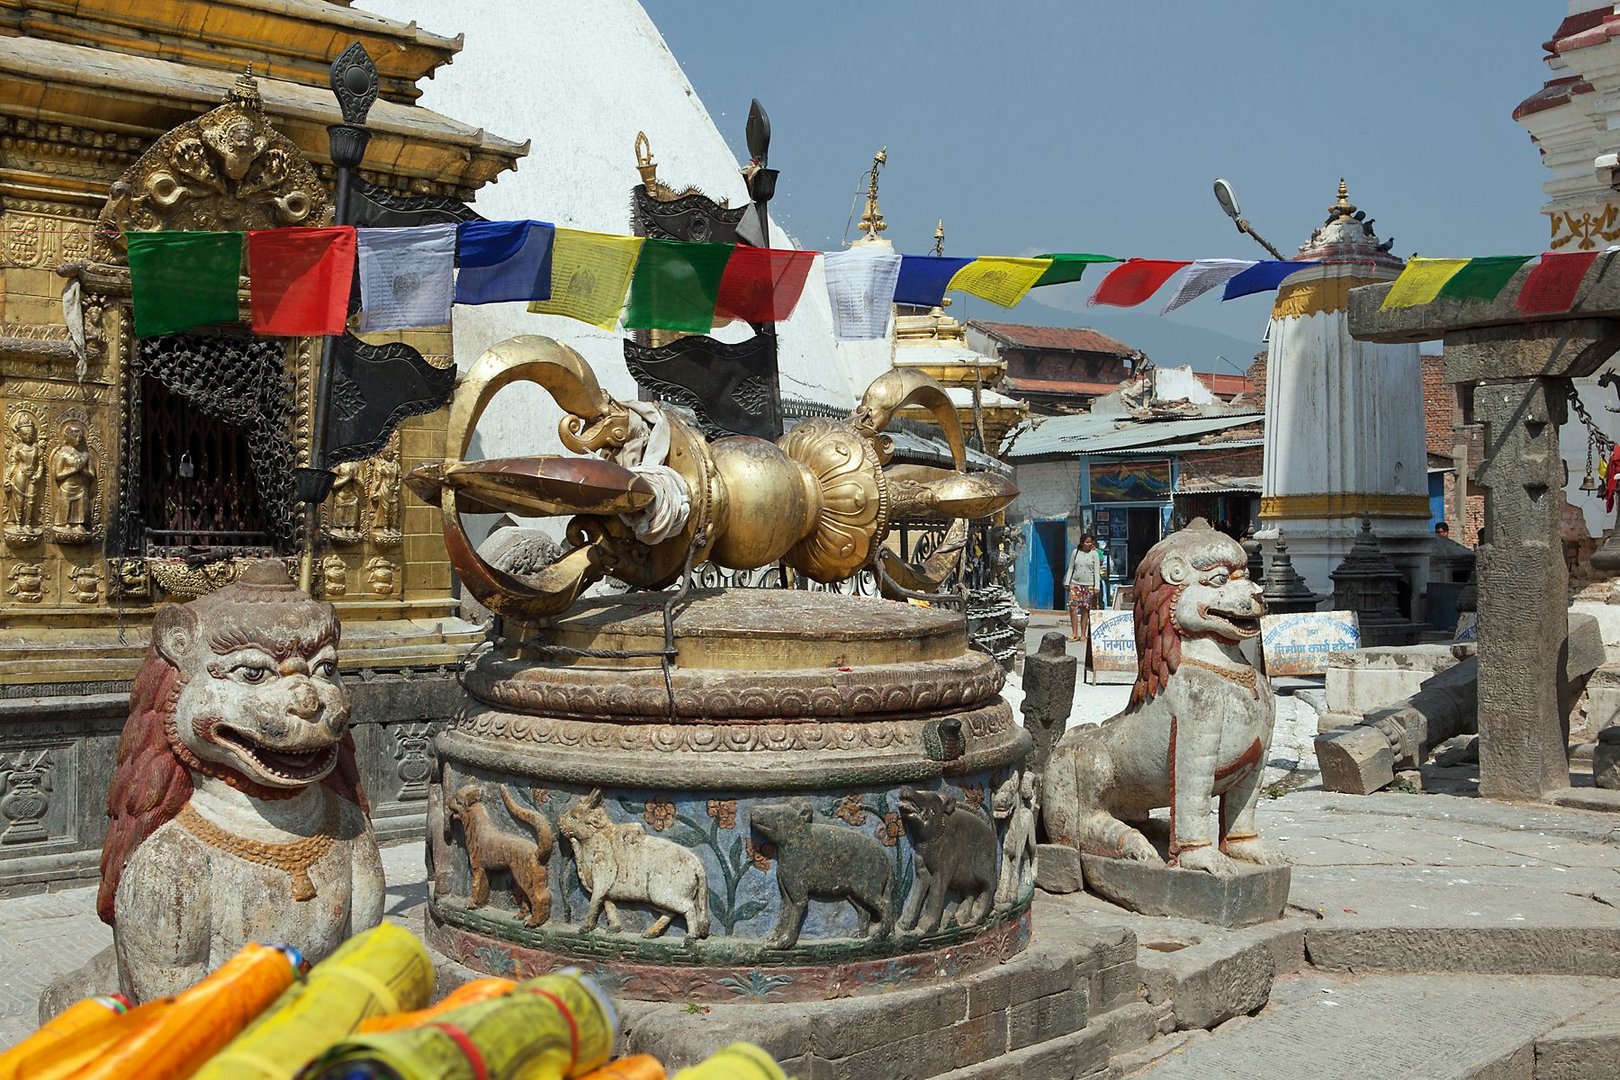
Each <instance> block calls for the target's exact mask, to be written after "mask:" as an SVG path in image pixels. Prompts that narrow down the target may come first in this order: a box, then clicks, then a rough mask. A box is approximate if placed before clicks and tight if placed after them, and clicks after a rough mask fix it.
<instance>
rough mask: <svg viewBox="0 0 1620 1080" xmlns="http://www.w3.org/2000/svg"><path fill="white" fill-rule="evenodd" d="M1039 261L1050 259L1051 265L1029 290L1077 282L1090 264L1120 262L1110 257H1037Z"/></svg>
mask: <svg viewBox="0 0 1620 1080" xmlns="http://www.w3.org/2000/svg"><path fill="white" fill-rule="evenodd" d="M1036 258H1039V259H1051V260H1052V265H1051V266H1048V267H1047V268H1046V272H1045V273H1044V274H1042V275H1041V278H1040V280H1039V281H1037V282H1036V283H1035V284H1034V285H1032V286H1030V287H1031V288H1035V289H1038V288H1040V287H1041V286H1042V285H1062V284H1064V283H1065V282H1070V281H1079V280H1080V277H1081V275H1082V274H1084V273H1085V272H1086V267H1088V266H1090V265H1091V264H1092V263H1111V262H1121V261H1123V260H1120V259H1116V258H1114V257H1113V256H1112V255H1037V256H1036Z"/></svg>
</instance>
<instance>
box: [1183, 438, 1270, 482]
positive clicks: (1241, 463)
mask: <svg viewBox="0 0 1620 1080" xmlns="http://www.w3.org/2000/svg"><path fill="white" fill-rule="evenodd" d="M1264 458H1265V447H1263V446H1240V447H1238V448H1236V449H1234V450H1220V449H1210V450H1199V451H1196V452H1193V453H1188V454H1183V455H1181V468H1180V484H1181V486H1182V487H1183V488H1185V487H1187V486H1188V485H1192V486H1193V487H1194V488H1195V489H1196V487H1197V484H1198V483H1199V482H1202V481H1216V480H1221V479H1229V478H1234V477H1258V476H1259V475H1260V470H1261V468H1262V462H1263V460H1264Z"/></svg>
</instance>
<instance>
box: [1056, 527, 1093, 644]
mask: <svg viewBox="0 0 1620 1080" xmlns="http://www.w3.org/2000/svg"><path fill="white" fill-rule="evenodd" d="M1063 584H1065V585H1067V586H1068V587H1069V630H1070V635H1069V640H1070V641H1081V640H1083V639H1084V638H1085V637H1086V636H1087V635H1089V634H1090V633H1091V609H1092V608H1094V607H1096V606H1097V596H1098V590H1099V589H1100V587H1101V586H1102V553H1101V552H1099V551H1098V550H1097V538H1096V537H1094V536H1092V535H1091V534H1090V533H1086V534H1084V535H1083V536H1081V537H1080V546H1079V547H1077V548H1075V549H1074V554H1073V555H1071V556H1069V571H1068V573H1066V574H1064V575H1063Z"/></svg>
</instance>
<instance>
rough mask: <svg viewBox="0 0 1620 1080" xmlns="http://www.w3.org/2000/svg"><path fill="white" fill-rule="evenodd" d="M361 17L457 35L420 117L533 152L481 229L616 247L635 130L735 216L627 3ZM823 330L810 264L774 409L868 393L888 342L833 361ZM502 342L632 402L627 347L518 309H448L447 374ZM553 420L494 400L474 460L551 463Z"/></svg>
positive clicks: (727, 187)
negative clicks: (516, 342)
mask: <svg viewBox="0 0 1620 1080" xmlns="http://www.w3.org/2000/svg"><path fill="white" fill-rule="evenodd" d="M359 6H361V7H364V8H367V9H369V10H371V11H374V12H376V13H377V14H379V15H383V16H386V17H388V18H393V19H398V20H401V21H412V20H414V21H416V22H417V23H419V24H420V25H421V26H422V27H423V28H424V29H427V30H430V31H433V32H435V33H440V34H445V35H447V36H454V35H455V34H457V33H461V32H464V33H465V34H466V44H465V48H464V49H463V50H462V52H461V53H459V54H458V55H457V56H456V58H455V62H454V63H452V64H450V65H448V66H446V67H443V68H440V69H439V71H438V72H437V73H436V75H435V76H434V77H433V78H432V79H431V80H424V81H423V83H422V84H421V86H422V89H423V96H422V98H421V104H422V105H423V106H425V107H427V108H430V109H434V110H436V111H438V112H442V113H445V114H447V115H449V116H453V117H455V118H457V119H459V120H462V121H463V122H465V123H469V124H476V125H479V126H481V127H484V128H486V129H488V130H490V131H493V132H496V133H498V134H500V135H501V136H503V137H505V138H509V139H514V140H517V141H519V142H521V141H522V140H524V139H529V140H532V145H531V147H530V150H529V155H528V157H526V158H523V159H522V160H521V161H520V162H519V164H518V168H517V171H516V172H508V173H504V174H502V176H501V178H500V180H499V181H498V182H497V183H495V184H493V185H490V186H487V187H486V188H485V189H484V190H483V191H482V192H481V193H480V194H479V196H478V199H477V201H476V203H475V204H474V205H475V207H476V208H477V210H478V211H479V213H481V214H483V215H484V216H485V217H488V218H492V219H503V218H505V219H511V218H536V219H539V220H543V221H552V222H555V223H556V224H558V225H563V226H568V227H572V228H580V229H593V230H596V231H599V232H609V233H619V234H627V233H629V232H630V191H631V188H633V187H634V186H635V185H636V184H637V183H639V182H640V177H639V176H638V175H637V173H636V168H635V153H634V145H635V139H636V133H637V132H638V131H645V132H646V133H647V138H648V139H649V141H650V142H651V144H652V151H653V155H654V157H655V158H656V160H657V162H658V175H659V177H660V179H662V180H664V181H666V182H668V183H670V184H671V185H673V186H675V187H677V188H680V187H684V186H686V185H688V184H694V185H696V186H698V187H700V188H702V189H703V191H704V192H705V193H706V194H707V195H709V196H710V197H711V198H715V199H721V198H729V200H730V202H731V205H733V206H738V205H742V204H743V203H746V202H747V193H746V189H745V187H744V185H743V181H742V177H741V176H740V175H739V173H738V166H739V162H738V161H737V160H736V158H735V157H734V156H733V154H732V152H731V150H730V149H729V148H728V147H727V145H726V141H725V139H724V138H722V137H721V135H720V133H719V131H718V130H717V129H716V128H715V125H714V121H713V120H712V119H711V118H710V116H709V112H708V110H707V109H705V108H704V105H703V102H701V101H700V100H698V97H697V94H696V93H695V92H694V91H693V89H692V85H691V83H690V82H688V81H687V78H686V76H685V74H684V73H683V72H682V71H681V68H680V65H679V64H678V63H677V62H676V60H675V58H674V56H673V55H671V53H670V51H669V49H668V47H667V46H666V45H665V43H664V39H663V37H662V36H661V35H660V34H659V32H658V29H657V27H655V26H654V25H653V23H652V20H651V19H649V18H648V17H647V14H646V12H645V11H643V10H642V8H641V5H640V4H638V3H635V2H634V0H547V2H546V3H545V4H543V5H537V4H535V3H533V2H532V0H478V2H477V3H472V4H453V5H446V4H444V3H442V2H436V0H361V3H360V4H359ZM722 104H723V106H724V107H725V110H726V113H727V118H726V122H727V124H728V125H736V126H737V127H738V128H739V129H740V127H741V125H742V123H743V118H744V117H745V116H746V115H747V110H748V102H746V101H739V102H725V103H722ZM766 106H767V108H768V107H769V102H768V101H767V102H766ZM738 141H739V143H740V142H741V140H740V139H739V140H738ZM772 242H773V243H774V244H778V245H782V246H791V241H790V240H789V239H788V238H787V237H786V236H785V234H783V233H782V232H781V230H780V229H773V231H772ZM831 327H832V320H831V314H830V310H829V308H828V304H827V297H826V285H825V278H824V277H823V275H822V271H821V265H820V261H819V260H817V263H816V266H815V268H814V269H813V270H812V272H811V275H810V279H809V282H808V284H807V285H806V288H805V294H804V300H803V301H802V302H801V303H800V305H799V307H798V310H797V311H796V312H795V313H794V316H793V318H792V319H790V320H789V321H787V322H786V323H784V324H782V325H781V327H780V352H781V360H780V365H781V370H782V387H783V393H784V395H785V396H787V397H798V398H807V399H810V400H818V401H822V402H826V403H829V404H837V405H841V406H845V405H847V406H853V405H854V403H855V401H856V400H857V399H858V398H859V395H860V392H861V391H862V390H864V389H865V387H866V385H867V383H869V382H870V381H871V380H872V379H874V378H876V377H877V375H879V374H881V373H882V372H883V371H885V370H887V369H888V367H889V351H890V346H889V343H888V342H887V341H880V342H872V343H860V344H858V345H854V346H849V347H835V344H834V341H833V337H832V329H831ZM748 333H749V330H748V328H747V327H746V326H738V327H729V328H727V329H725V330H722V331H720V332H718V333H717V334H716V336H717V337H720V338H723V339H726V340H737V339H739V338H742V337H746V336H747V335H748ZM514 334H544V335H546V336H548V337H553V338H556V339H557V340H558V341H561V342H563V343H564V344H567V345H569V346H571V347H573V348H575V349H577V350H579V352H580V353H581V354H583V355H584V356H585V358H586V359H587V360H588V361H590V364H591V366H592V367H593V368H594V369H595V370H596V374H597V377H598V379H600V381H601V383H602V386H603V387H604V388H605V389H606V390H607V391H608V392H609V393H611V394H613V395H615V396H616V397H620V398H623V399H634V398H635V396H636V391H635V384H634V381H633V380H632V379H631V378H630V376H629V373H628V372H627V371H626V370H625V366H624V352H623V340H624V337H625V336H626V335H625V334H624V333H622V332H620V331H604V330H601V329H598V328H596V327H592V326H587V325H585V324H584V323H580V322H575V321H574V320H572V319H565V318H562V317H560V316H543V315H531V314H529V313H528V312H527V311H526V310H525V307H524V305H522V304H497V305H487V306H482V307H458V308H457V309H456V311H455V348H456V360H457V363H458V364H460V365H461V367H462V369H463V370H465V369H466V367H467V366H468V365H469V364H471V362H472V361H473V360H475V359H477V357H478V355H479V354H480V353H481V352H482V351H483V350H484V349H486V348H488V347H489V346H490V345H493V344H495V343H497V342H499V341H503V340H505V339H506V338H508V337H511V336H513V335H514ZM560 419H561V412H560V410H558V409H557V408H556V406H555V405H553V404H552V403H551V402H550V400H549V399H548V398H547V397H546V396H545V395H544V394H543V393H542V392H540V391H538V390H530V389H528V388H523V387H519V388H513V389H510V390H507V391H505V392H504V393H503V395H502V396H501V398H500V399H498V404H497V405H496V406H495V407H493V408H492V409H491V410H490V412H489V413H488V414H486V417H485V419H484V422H483V423H482V424H481V425H480V429H479V439H478V441H477V442H476V443H475V445H474V453H475V454H478V455H482V456H491V457H493V456H504V455H513V454H537V453H556V452H559V451H560V449H561V447H560V444H559V443H558V441H557V438H556V428H557V422H558V421H559V420H560Z"/></svg>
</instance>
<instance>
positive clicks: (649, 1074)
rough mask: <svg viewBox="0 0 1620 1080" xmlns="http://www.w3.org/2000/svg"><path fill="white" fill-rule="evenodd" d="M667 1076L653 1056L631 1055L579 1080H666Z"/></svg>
mask: <svg viewBox="0 0 1620 1080" xmlns="http://www.w3.org/2000/svg"><path fill="white" fill-rule="evenodd" d="M667 1075H668V1074H666V1073H665V1072H664V1067H663V1066H662V1065H660V1064H659V1063H658V1059H657V1058H655V1057H653V1056H652V1055H651V1054H631V1055H630V1056H629V1057H624V1058H620V1059H619V1060H618V1061H610V1062H608V1063H607V1064H606V1065H604V1066H602V1067H601V1068H600V1069H597V1070H596V1071H595V1072H588V1073H586V1074H585V1075H584V1076H582V1077H580V1078H579V1080H664V1078H665V1076H667Z"/></svg>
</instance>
